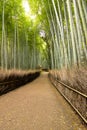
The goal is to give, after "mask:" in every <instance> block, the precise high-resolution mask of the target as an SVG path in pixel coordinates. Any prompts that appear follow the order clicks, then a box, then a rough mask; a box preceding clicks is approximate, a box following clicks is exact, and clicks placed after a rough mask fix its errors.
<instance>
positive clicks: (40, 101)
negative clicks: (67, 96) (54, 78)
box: [0, 73, 86, 130]
mask: <svg viewBox="0 0 87 130" xmlns="http://www.w3.org/2000/svg"><path fill="white" fill-rule="evenodd" d="M0 130H86V128H84V126H83V125H82V124H81V121H80V119H79V117H78V116H77V115H76V113H75V112H74V111H73V109H72V108H71V107H70V106H69V105H68V103H67V102H66V101H65V100H64V99H63V97H62V96H61V95H60V94H59V93H58V92H57V91H56V89H55V88H54V87H53V86H52V85H51V83H50V82H49V79H48V78H47V73H42V74H41V76H40V77H39V78H38V79H36V80H35V81H33V82H32V83H29V84H27V85H25V86H23V87H21V88H19V89H16V90H14V91H12V92H10V93H8V94H6V95H3V96H1V97H0Z"/></svg>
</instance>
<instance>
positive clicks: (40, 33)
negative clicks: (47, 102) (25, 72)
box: [0, 0, 87, 69]
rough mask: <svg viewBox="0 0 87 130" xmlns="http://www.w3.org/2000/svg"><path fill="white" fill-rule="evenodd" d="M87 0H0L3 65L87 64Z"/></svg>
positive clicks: (0, 62) (0, 56)
mask: <svg viewBox="0 0 87 130" xmlns="http://www.w3.org/2000/svg"><path fill="white" fill-rule="evenodd" d="M86 12H87V0H14V1H12V0H1V1H0V16H1V17H0V50H1V51H0V52H1V53H0V66H1V68H4V69H12V68H14V69H16V68H17V69H35V68H37V67H38V66H42V67H44V68H50V69H62V68H63V67H65V68H71V67H72V66H78V67H80V66H82V65H85V64H87V15H86Z"/></svg>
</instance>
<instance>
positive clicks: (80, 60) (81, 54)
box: [42, 0, 87, 69]
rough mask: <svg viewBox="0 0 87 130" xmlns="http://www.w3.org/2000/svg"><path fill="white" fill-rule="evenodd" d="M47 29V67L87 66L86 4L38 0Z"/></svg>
mask: <svg viewBox="0 0 87 130" xmlns="http://www.w3.org/2000/svg"><path fill="white" fill-rule="evenodd" d="M42 3H43V4H44V8H45V11H46V15H47V18H48V22H49V27H50V33H51V34H50V35H51V44H50V55H51V68H56V69H60V68H62V67H66V68H70V67H71V66H73V65H75V66H78V67H79V66H81V65H82V64H86V63H87V16H86V11H87V1H86V0H84V1H83V0H77V1H76V0H71V1H70V0H47V2H46V1H45V0H42Z"/></svg>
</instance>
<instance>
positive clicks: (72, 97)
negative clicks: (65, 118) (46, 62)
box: [49, 74, 87, 124]
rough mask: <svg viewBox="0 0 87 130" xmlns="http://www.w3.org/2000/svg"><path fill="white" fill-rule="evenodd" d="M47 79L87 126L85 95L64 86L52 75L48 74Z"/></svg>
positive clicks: (86, 97)
mask: <svg viewBox="0 0 87 130" xmlns="http://www.w3.org/2000/svg"><path fill="white" fill-rule="evenodd" d="M49 79H50V81H51V82H52V84H53V85H54V86H55V87H56V89H57V90H58V91H59V92H60V94H61V95H62V96H63V97H64V98H65V99H66V100H67V101H68V103H69V104H70V105H71V106H72V107H73V108H74V110H75V111H76V112H77V113H78V114H79V116H80V117H81V118H82V120H83V121H84V122H85V123H86V124H87V95H86V94H84V93H82V92H79V91H78V90H76V89H74V88H71V87H70V86H68V85H66V84H65V83H63V82H62V81H60V80H58V79H57V78H56V77H54V76H53V75H52V74H49Z"/></svg>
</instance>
